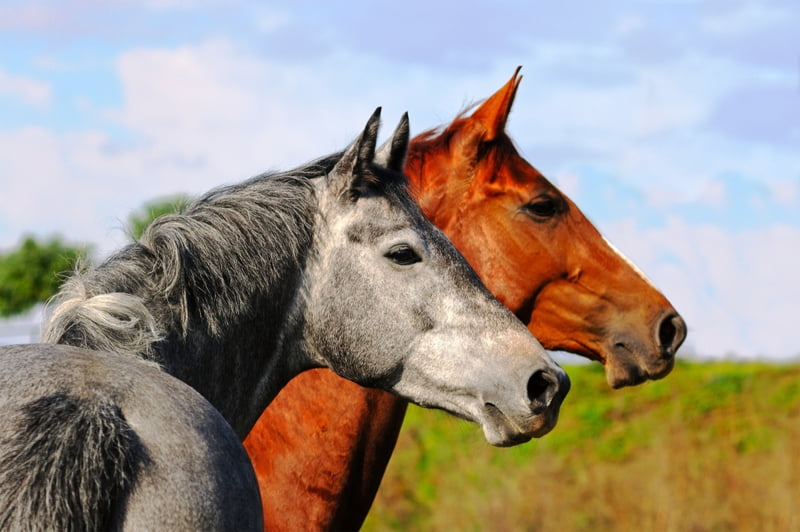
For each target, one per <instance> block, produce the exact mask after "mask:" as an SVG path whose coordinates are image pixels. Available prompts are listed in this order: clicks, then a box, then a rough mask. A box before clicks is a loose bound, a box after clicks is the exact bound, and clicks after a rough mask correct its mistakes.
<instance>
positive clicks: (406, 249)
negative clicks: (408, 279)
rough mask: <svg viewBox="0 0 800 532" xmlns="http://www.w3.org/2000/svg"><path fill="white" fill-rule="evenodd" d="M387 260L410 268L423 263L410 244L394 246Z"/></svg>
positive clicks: (388, 253)
mask: <svg viewBox="0 0 800 532" xmlns="http://www.w3.org/2000/svg"><path fill="white" fill-rule="evenodd" d="M386 258H387V259H389V260H390V261H392V262H394V263H395V264H399V265H400V266H409V265H411V264H414V263H417V262H420V261H422V258H421V257H420V256H419V255H417V252H416V251H414V250H413V249H411V246H409V245H408V244H398V245H396V246H392V248H391V249H390V250H389V251H388V252H387V253H386Z"/></svg>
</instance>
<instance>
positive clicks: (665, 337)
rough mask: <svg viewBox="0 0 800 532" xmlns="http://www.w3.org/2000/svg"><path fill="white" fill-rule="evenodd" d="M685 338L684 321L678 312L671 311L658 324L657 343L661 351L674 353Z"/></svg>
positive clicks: (669, 353) (668, 353)
mask: <svg viewBox="0 0 800 532" xmlns="http://www.w3.org/2000/svg"><path fill="white" fill-rule="evenodd" d="M685 339H686V323H685V322H684V321H683V318H681V317H680V316H679V315H678V314H676V313H674V312H671V313H669V314H667V315H666V316H664V318H663V319H662V320H661V323H660V324H659V325H658V345H659V347H660V348H661V352H662V353H664V354H667V355H674V354H675V352H676V351H677V350H678V348H679V347H680V345H681V344H682V343H683V341H684V340H685Z"/></svg>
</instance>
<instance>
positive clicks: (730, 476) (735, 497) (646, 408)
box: [364, 362, 800, 531]
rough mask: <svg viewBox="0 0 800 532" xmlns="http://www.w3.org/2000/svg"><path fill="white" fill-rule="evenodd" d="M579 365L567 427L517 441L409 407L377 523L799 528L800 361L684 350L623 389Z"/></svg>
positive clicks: (398, 526) (573, 371) (594, 368)
mask: <svg viewBox="0 0 800 532" xmlns="http://www.w3.org/2000/svg"><path fill="white" fill-rule="evenodd" d="M567 371H568V373H569V374H570V377H571V379H572V383H573V387H572V391H571V392H570V395H569V396H568V397H567V400H566V401H565V403H564V406H563V408H562V414H561V419H560V420H559V424H558V426H557V427H556V428H555V430H554V431H553V432H551V433H550V434H549V435H547V436H545V437H544V438H542V439H540V440H535V441H532V442H529V443H527V444H524V445H521V446H517V447H513V448H508V449H497V448H493V447H491V446H489V445H488V444H486V443H485V441H484V440H483V436H482V434H481V431H480V429H479V428H478V427H477V426H475V425H472V424H469V423H466V422H463V421H459V420H456V419H453V418H451V417H449V416H447V415H445V414H443V413H441V412H436V411H430V410H423V409H420V408H416V407H412V408H410V409H409V413H408V416H407V418H406V422H405V425H404V428H403V432H402V434H401V438H400V440H399V442H398V446H397V449H396V451H395V454H394V455H393V457H392V461H391V463H390V465H389V470H388V471H387V474H386V476H385V477H384V481H383V484H382V485H381V490H380V492H379V494H378V497H377V500H376V502H375V504H374V506H373V509H372V511H371V512H370V516H369V518H368V519H367V522H366V524H365V526H364V530H366V531H376V530H481V531H483V530H559V531H561V530H700V531H703V530H799V531H800V520H798V517H797V516H796V514H795V505H796V504H798V502H800V365H798V364H791V365H775V364H766V363H733V362H717V363H688V362H680V363H679V364H678V365H677V366H676V368H675V369H674V370H673V372H672V373H671V374H670V375H669V376H668V377H667V378H666V379H664V380H661V381H657V382H650V383H647V384H645V385H642V386H638V387H635V388H626V389H623V390H616V391H615V390H611V389H609V388H608V386H607V385H606V382H605V377H604V375H603V370H602V367H600V366H599V365H596V364H593V365H579V366H572V367H568V368H567Z"/></svg>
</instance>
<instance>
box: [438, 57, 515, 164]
mask: <svg viewBox="0 0 800 532" xmlns="http://www.w3.org/2000/svg"><path fill="white" fill-rule="evenodd" d="M520 68H522V67H519V66H518V67H517V69H516V70H515V71H514V75H513V76H511V79H510V80H508V82H507V83H506V84H505V85H503V87H501V88H500V90H498V91H497V92H495V93H494V94H492V95H491V96H490V97H489V98H488V99H487V100H486V101H485V102H483V103H482V104H481V105H480V107H478V108H477V109H476V110H475V111H474V112H473V113H472V115H470V116H469V117H468V118H466V119H464V122H463V125H462V126H461V127H460V131H458V133H457V134H456V136H455V137H454V142H455V143H456V148H455V149H456V153H457V154H458V156H459V157H460V158H461V159H462V160H467V161H474V160H476V159H477V158H478V150H479V148H480V146H481V143H483V142H491V141H493V140H495V139H496V138H497V137H498V136H499V135H500V134H501V133H503V132H505V128H506V122H507V121H508V115H509V113H510V112H511V105H512V104H513V103H514V96H515V95H516V94H517V87H519V82H520V81H521V80H522V76H519V75H518V74H519V69H520Z"/></svg>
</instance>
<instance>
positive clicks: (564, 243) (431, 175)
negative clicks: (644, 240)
mask: <svg viewBox="0 0 800 532" xmlns="http://www.w3.org/2000/svg"><path fill="white" fill-rule="evenodd" d="M518 72H519V68H517V71H516V72H515V73H514V76H513V77H512V78H511V80H510V81H509V82H508V83H507V84H506V85H505V86H504V87H503V88H501V89H500V90H499V91H497V92H496V93H495V94H494V95H493V96H492V97H490V98H489V99H488V100H486V101H485V102H484V103H483V104H482V105H481V106H480V107H478V108H477V109H476V110H475V111H474V112H473V113H472V114H471V115H470V116H461V117H459V118H457V119H456V120H455V121H454V122H453V123H452V124H450V125H449V126H447V127H445V128H444V129H443V130H441V131H431V132H427V133H423V134H422V135H420V136H419V137H417V138H416V139H414V140H413V141H412V144H411V148H410V151H409V154H408V161H407V165H406V171H407V173H408V175H409V177H410V178H411V181H412V184H413V186H414V189H415V191H414V194H415V197H416V199H417V201H418V203H419V204H420V205H421V206H422V209H423V211H424V212H425V214H426V215H427V216H428V217H429V218H430V219H431V221H433V222H434V224H436V225H437V226H439V227H440V228H441V229H442V230H443V231H444V232H445V233H446V234H447V235H448V236H449V237H450V239H451V240H452V241H453V243H454V244H455V245H456V247H457V248H458V249H459V250H460V251H461V252H462V253H463V254H464V256H465V257H466V258H467V260H468V261H469V262H470V263H471V265H472V266H473V267H474V268H475V270H476V271H477V272H478V274H479V275H480V276H481V278H482V279H483V281H484V283H485V284H486V286H487V287H488V288H489V289H490V290H491V291H492V292H493V293H494V294H495V295H496V296H497V298H498V299H499V300H500V301H502V302H503V303H504V304H505V305H506V306H507V307H509V308H510V309H511V310H512V311H513V312H514V313H515V314H516V315H517V316H518V317H519V318H520V319H521V320H523V321H524V322H525V323H527V324H528V328H529V329H530V330H531V332H533V334H534V335H535V336H536V337H537V338H538V339H539V341H540V342H541V343H542V344H543V345H544V346H545V347H546V348H547V349H553V350H564V351H569V352H572V353H577V354H580V355H583V356H586V357H588V358H590V359H594V360H598V361H600V362H602V363H603V364H604V365H605V367H606V376H607V379H608V382H609V384H610V385H611V386H612V387H615V388H618V387H622V386H628V385H634V384H638V383H641V382H643V381H645V380H647V379H659V378H661V377H664V376H665V375H667V374H668V373H669V372H670V371H671V370H672V367H673V365H674V362H675V353H676V351H677V349H678V347H679V346H680V345H681V343H682V342H683V340H684V338H685V337H686V324H685V323H684V321H683V319H682V318H681V317H680V315H679V314H678V313H677V312H676V311H675V309H674V308H673V307H672V305H671V304H670V303H669V301H667V299H666V298H665V297H664V296H663V295H662V294H661V292H659V291H658V290H657V289H656V288H655V287H654V286H653V284H652V283H651V282H650V281H649V280H648V279H647V278H646V277H645V276H644V274H643V273H642V272H641V271H639V270H638V269H637V268H636V266H634V265H633V264H632V263H631V262H630V261H628V260H627V259H626V258H625V257H624V256H622V254H620V252H619V251H617V249H615V248H614V247H613V246H612V245H611V244H610V243H609V242H608V241H607V240H605V239H604V238H603V237H602V235H600V233H599V232H598V230H597V229H596V228H595V227H594V226H593V225H592V224H591V222H589V220H588V219H587V218H586V216H584V214H583V213H582V212H581V211H580V209H578V207H577V206H576V205H575V204H574V203H573V202H572V201H571V200H570V199H569V198H568V197H567V196H565V195H564V194H563V193H561V192H560V191H559V190H558V189H557V188H556V187H555V186H553V184H552V183H550V182H549V181H548V180H547V179H545V177H544V176H542V174H540V173H539V171H537V170H536V169H535V168H534V167H533V166H531V165H530V164H529V163H528V162H527V161H526V160H525V159H523V158H522V157H521V156H520V155H519V153H518V152H517V150H516V149H515V148H514V145H513V143H512V141H511V139H510V138H509V136H508V135H507V134H506V132H505V124H506V120H507V118H508V114H509V112H510V110H511V105H512V103H513V101H514V95H515V93H516V90H517V87H518V85H519V82H520V80H521V79H522V78H521V77H519V76H518V75H517V74H518ZM423 176H424V181H423Z"/></svg>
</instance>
